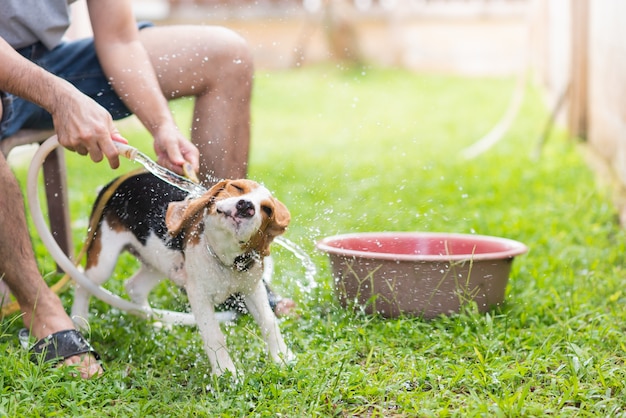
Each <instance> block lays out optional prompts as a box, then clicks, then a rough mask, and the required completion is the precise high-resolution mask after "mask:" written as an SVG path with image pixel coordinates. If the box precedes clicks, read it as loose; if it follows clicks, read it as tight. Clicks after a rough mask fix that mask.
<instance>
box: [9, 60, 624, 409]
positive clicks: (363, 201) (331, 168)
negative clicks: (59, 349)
mask: <svg viewBox="0 0 626 418" xmlns="http://www.w3.org/2000/svg"><path fill="white" fill-rule="evenodd" d="M513 86H514V80H512V79H493V78H485V79H480V78H472V79H465V78H456V77H449V76H438V75H420V74H413V73H409V72H405V71H400V70H382V69H372V68H368V69H365V70H362V71H361V70H339V69H337V68H335V67H330V66H321V67H311V68H305V69H300V70H296V71H285V72H261V73H259V74H258V75H257V77H256V82H255V94H254V102H253V146H252V153H251V161H250V177H252V178H254V179H256V180H259V181H261V182H263V183H265V184H266V185H267V186H268V187H269V188H270V189H271V190H273V191H274V193H275V194H276V195H277V197H278V198H279V199H281V200H282V201H283V202H284V203H285V204H286V205H287V206H288V207H289V208H290V210H291V213H292V216H293V220H292V225H291V227H290V229H289V231H288V234H287V238H289V239H291V240H292V241H295V242H296V243H298V244H299V245H301V246H302V247H303V248H305V249H306V251H307V252H308V253H309V254H310V255H311V256H312V257H313V260H314V261H315V264H316V265H317V267H318V275H317V282H318V287H317V288H316V289H314V290H313V291H311V292H307V291H305V290H303V289H302V288H301V287H300V286H299V281H300V280H301V278H302V275H303V271H302V268H301V266H299V264H298V262H297V260H295V259H294V258H293V257H291V256H290V255H289V254H288V253H286V252H285V251H284V250H281V249H277V250H276V263H277V264H278V265H277V275H276V287H277V288H278V289H279V290H280V291H281V292H282V293H284V294H287V295H291V296H293V297H294V298H295V299H296V300H297V302H298V304H299V312H300V317H299V318H297V319H286V320H283V321H282V323H281V327H282V329H283V332H284V334H285V336H286V339H287V341H288V343H289V345H290V346H291V347H292V348H293V349H294V351H295V352H296V353H297V356H298V360H297V362H296V363H295V364H294V365H293V366H290V367H287V368H283V369H281V368H278V367H275V366H274V365H272V364H271V363H270V362H268V361H267V359H266V357H265V356H264V354H263V347H262V344H261V343H260V342H259V337H258V335H259V334H258V332H257V329H256V326H255V324H254V323H253V322H252V321H251V320H250V319H249V318H242V319H241V320H240V321H238V322H237V323H236V324H235V325H232V326H228V327H226V328H225V329H226V332H227V335H228V339H229V344H230V346H231V347H232V349H233V357H234V359H235V362H236V364H237V365H238V367H239V368H240V369H241V370H243V371H245V376H244V378H243V379H242V382H241V383H240V384H239V385H238V386H232V385H231V384H229V382H228V381H227V380H222V379H219V380H214V379H212V378H210V377H209V364H208V362H207V360H206V358H205V356H204V354H203V353H202V350H201V342H200V337H199V335H198V334H197V332H196V331H195V330H194V329H189V328H182V327H179V328H173V329H171V330H167V329H160V330H159V329H155V328H154V327H152V326H151V325H150V324H148V323H146V322H144V321H142V320H139V319H136V318H134V317H132V316H129V315H127V314H122V313H120V312H119V311H117V310H114V309H110V308H109V307H107V306H106V305H104V304H103V303H101V302H93V303H92V318H91V320H92V324H91V325H92V332H91V336H90V338H91V341H92V342H93V344H94V345H95V346H96V347H97V349H98V350H99V351H100V353H101V354H102V355H103V357H104V359H105V361H106V366H107V373H106V375H105V376H104V377H102V378H100V379H97V380H94V381H80V380H76V379H72V378H71V377H69V376H68V375H67V372H66V371H63V370H54V369H50V368H49V367H47V366H46V367H39V366H35V365H33V364H31V363H30V362H29V361H28V357H27V355H26V354H25V353H24V352H23V351H22V350H20V348H19V347H18V344H17V339H16V333H17V330H18V329H19V327H20V326H21V324H20V321H19V320H16V319H15V318H6V319H5V320H4V322H3V323H2V326H1V328H0V330H1V331H2V338H1V339H0V347H2V350H3V351H4V352H5V355H3V356H0V415H6V416H12V417H13V416H54V415H58V416H142V417H148V416H289V417H294V416H339V417H343V416H385V417H389V416H390V417H396V416H397V417H404V416H407V417H408V416H443V417H445V416H463V417H465V416H544V415H550V416H583V417H587V416H588V417H595V416H620V415H622V416H623V415H626V409H625V407H626V387H625V385H626V366H625V365H624V358H625V350H626V347H625V346H624V337H623V336H624V328H626V315H625V310H624V308H623V306H624V303H625V302H626V292H624V291H623V288H624V276H625V275H626V272H625V271H624V264H625V263H624V261H625V260H624V254H625V251H624V247H625V245H626V239H625V238H624V234H623V232H622V230H621V229H620V227H619V225H618V224H617V223H616V216H615V210H614V208H613V206H612V204H611V202H610V199H609V197H608V196H607V195H606V193H605V192H604V191H603V190H601V189H599V188H598V187H597V185H596V183H595V180H594V176H593V175H592V173H591V172H590V170H589V169H588V168H587V166H586V165H585V163H584V161H583V159H582V157H581V155H580V152H579V149H578V148H577V146H576V144H575V143H573V142H572V141H570V140H567V139H566V138H565V136H564V135H563V134H562V133H558V134H557V135H555V136H554V137H552V138H550V140H549V141H548V143H547V145H546V146H545V147H544V149H543V152H542V155H541V158H540V159H537V160H535V159H532V158H531V157H530V155H531V153H532V151H533V149H534V147H535V145H536V144H537V140H538V136H539V134H540V133H541V130H542V128H543V124H544V123H545V120H546V117H547V113H546V109H545V108H544V105H543V101H542V100H541V97H540V93H539V92H537V91H536V90H534V89H529V92H528V94H527V97H526V100H525V102H524V105H523V108H522V110H521V113H520V115H519V117H518V118H517V119H516V122H515V124H514V125H513V126H512V128H511V130H510V131H509V132H508V133H507V135H506V137H505V138H504V139H503V141H502V142H501V143H499V144H498V145H497V146H496V147H494V148H493V149H492V150H490V151H489V152H488V153H486V154H484V155H482V156H480V157H479V158H477V159H475V160H471V161H467V160H464V159H463V158H462V157H461V150H462V149H463V148H464V147H466V146H469V145H470V144H471V143H472V142H473V141H475V140H477V139H478V138H479V137H480V136H482V135H483V134H484V133H486V132H487V131H488V129H489V128H490V127H491V126H492V125H493V124H494V123H495V122H496V121H497V119H498V117H499V116H500V115H501V113H502V112H503V111H504V108H505V107H506V105H507V102H508V100H509V97H510V94H511V92H512V89H513ZM173 109H174V111H175V113H176V115H177V117H179V118H180V120H181V124H182V125H183V126H184V125H185V123H186V120H187V116H188V114H189V109H190V104H189V102H185V101H181V102H177V103H175V104H174V105H173ZM124 133H125V134H126V135H127V136H128V137H130V138H131V139H132V141H133V143H136V144H140V147H141V148H142V149H144V150H147V151H148V150H151V147H150V145H149V139H148V138H147V136H146V135H145V133H143V132H141V131H140V130H137V129H136V128H135V127H134V125H132V124H131V125H125V126H124ZM68 157H69V158H68V159H69V163H68V164H69V172H70V176H71V178H70V184H71V185H72V190H71V200H72V202H71V204H72V212H73V216H74V220H75V222H76V225H75V228H74V233H75V240H76V241H77V246H78V244H79V243H80V241H81V240H82V237H83V236H84V230H85V222H86V217H87V214H88V212H89V208H90V204H91V201H92V199H93V197H94V196H95V190H96V188H97V186H98V185H101V184H103V183H104V182H106V181H108V180H109V179H111V178H113V176H114V175H115V174H116V173H113V172H112V171H111V170H109V169H108V168H107V167H106V165H104V164H99V165H93V164H91V163H89V162H87V161H86V160H85V159H84V158H81V157H79V156H76V155H71V156H68ZM132 167H133V165H132V164H130V163H125V164H124V167H123V168H122V170H124V171H125V170H128V169H130V168H132ZM18 172H19V173H20V177H21V178H23V170H18ZM381 230H392V231H393V230H397V231H415V230H417V231H445V232H460V233H478V234H486V235H496V236H505V237H509V238H513V239H516V240H519V241H522V242H524V243H526V244H527V245H528V246H529V248H530V251H529V253H528V254H526V255H524V256H521V257H519V258H517V259H516V260H515V262H514V264H513V271H512V273H511V279H510V281H509V286H508V288H507V294H506V302H505V304H504V305H503V306H501V307H500V308H498V309H496V310H494V311H492V312H490V313H488V314H480V313H477V312H476V310H475V309H474V308H472V307H471V306H469V307H468V308H467V309H466V310H464V311H463V312H462V313H461V314H459V315H455V316H452V317H442V318H438V319H435V320H432V321H424V320H421V319H417V318H409V317H404V318H400V319H394V320H387V319H382V318H379V317H370V316H365V315H362V314H360V313H353V312H347V311H344V310H342V309H341V308H339V306H338V304H337V302H336V300H335V298H334V295H333V291H332V287H331V284H332V280H331V276H330V270H329V265H328V261H327V259H326V256H325V255H324V254H321V253H319V252H317V251H316V250H315V249H314V243H315V241H316V240H318V239H320V238H322V237H324V236H327V235H331V234H335V233H343V232H351V231H381ZM36 250H37V254H38V257H39V262H40V265H41V268H42V271H44V272H45V273H46V274H47V275H48V276H50V279H51V280H52V279H56V278H57V277H56V275H54V274H52V273H51V272H52V271H53V270H54V264H53V262H52V261H51V259H50V257H49V256H48V255H47V254H46V251H45V249H44V248H43V247H42V246H41V244H40V243H36ZM135 267H136V264H135V263H134V261H132V260H130V259H125V260H123V261H122V262H121V263H120V268H119V269H118V270H119V271H118V272H117V276H118V280H117V281H116V282H115V283H114V284H113V285H112V288H113V289H117V290H119V289H120V286H121V285H120V282H121V277H123V276H126V275H128V274H130V272H132V271H133V269H134V268H135ZM172 292H173V293H174V295H172V294H171V293H172ZM63 298H64V301H65V303H66V306H67V307H68V308H69V306H70V305H71V292H68V293H67V294H64V295H63ZM154 303H155V304H159V305H163V306H174V307H181V306H183V305H184V300H183V299H182V298H181V297H180V296H179V295H178V294H177V293H176V291H175V290H174V289H172V288H171V287H168V286H165V285H164V286H161V287H160V288H159V289H158V291H157V294H156V295H155V301H154Z"/></svg>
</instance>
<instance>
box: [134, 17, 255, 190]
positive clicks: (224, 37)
mask: <svg viewBox="0 0 626 418" xmlns="http://www.w3.org/2000/svg"><path fill="white" fill-rule="evenodd" d="M140 38H141V41H142V43H143V44H144V46H145V47H146V49H147V51H148V54H149V55H150V58H151V60H152V64H153V65H154V68H155V70H156V72H157V76H158V78H159V83H160V84H161V89H162V90H163V92H164V94H165V96H166V97H167V98H177V97H184V96H187V97H195V98H196V101H195V108H194V115H193V122H192V132H191V140H192V141H193V143H194V144H195V145H196V146H197V147H198V149H199V151H200V177H201V181H203V182H204V183H210V177H209V176H213V177H217V178H245V177H246V174H247V165H248V151H249V143H250V95H251V89H252V76H253V63H252V56H251V53H250V50H249V48H248V46H247V44H246V42H245V41H244V40H243V39H242V38H241V37H240V36H239V35H237V34H235V33H234V32H232V31H230V30H228V29H225V28H220V27H213V26H165V27H151V28H146V29H143V30H141V31H140Z"/></svg>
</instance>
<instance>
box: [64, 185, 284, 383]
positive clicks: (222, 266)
mask: <svg viewBox="0 0 626 418" xmlns="http://www.w3.org/2000/svg"><path fill="white" fill-rule="evenodd" d="M98 206H100V207H101V208H102V210H101V211H100V212H101V214H99V213H96V212H98V211H94V212H93V213H92V218H94V217H96V218H97V219H92V222H91V225H92V229H94V230H93V231H92V234H93V239H92V240H91V242H90V244H89V246H88V248H87V262H86V265H85V274H86V276H87V277H88V278H89V279H90V280H92V281H93V282H94V283H96V284H99V285H101V284H102V283H104V282H105V281H106V280H107V279H108V278H109V277H110V276H111V274H112V273H113V271H114V269H115V265H116V263H117V259H118V257H119V255H120V254H121V253H122V252H123V251H124V250H127V251H129V252H130V253H131V254H133V255H134V256H136V257H137V258H138V259H139V260H140V261H141V267H140V268H139V270H138V271H137V272H136V273H135V274H134V275H133V276H132V277H131V278H130V279H128V280H127V281H126V284H125V287H126V291H127V293H128V294H129V296H130V298H131V299H132V301H133V302H135V303H138V304H141V305H143V306H145V307H146V308H149V304H148V295H149V293H150V291H151V290H152V288H153V287H154V286H155V285H156V284H158V283H159V282H160V281H161V280H163V279H164V278H169V279H170V280H172V281H173V282H174V283H176V284H177V285H178V286H180V287H182V288H184V289H185V291H186V293H187V296H188V298H189V303H190V306H191V311H192V313H193V315H194V317H195V320H196V323H197V325H198V328H199V330H200V333H201V335H202V339H203V341H204V349H205V351H206V353H207V356H208V357H209V361H210V363H211V368H212V372H213V374H215V375H221V374H222V373H224V372H226V371H230V372H231V373H232V374H233V375H236V374H237V371H236V369H235V365H234V364H233V361H232V359H231V357H230V355H229V354H228V350H227V348H226V341H225V338H224V334H223V333H222V331H221V329H220V324H219V321H218V320H217V318H216V317H215V306H216V305H218V304H220V303H223V302H224V301H225V300H226V299H227V298H228V297H229V296H231V295H233V294H241V295H242V296H243V299H244V301H245V304H246V308H247V309H248V311H249V312H250V314H251V315H252V316H253V318H254V319H255V321H256V322H257V324H258V325H259V327H260V329H261V334H262V336H263V339H264V341H265V343H266V344H267V349H268V352H269V355H270V357H271V358H272V359H273V360H274V361H276V362H287V361H290V360H292V358H293V355H292V353H291V351H290V350H289V349H288V348H287V346H286V344H285V342H284V340H283V337H282V335H281V332H280V330H279V327H278V321H277V319H276V316H275V314H274V312H273V311H272V309H271V307H270V304H269V302H268V296H267V291H266V288H265V285H264V284H263V282H262V274H263V258H264V257H266V256H268V255H269V253H270V244H271V243H272V241H273V240H274V238H275V237H277V236H278V235H281V234H282V233H284V231H285V229H286V228H287V226H288V224H289V220H290V214H289V211H288V210H287V208H286V207H285V205H283V204H282V203H281V202H280V201H279V200H277V199H276V198H274V197H273V196H272V194H271V193H270V192H269V191H268V190H267V189H266V188H265V187H263V186H262V185H260V184H258V183H256V182H254V181H251V180H225V181H221V182H219V183H218V184H216V185H215V186H213V187H211V189H210V190H208V191H207V192H206V193H204V194H203V195H201V196H199V197H190V196H189V194H188V193H187V192H184V191H182V190H180V189H178V188H176V187H174V186H172V185H170V184H168V183H166V182H164V181H162V180H160V179H158V178H156V177H154V176H153V175H151V174H149V173H142V174H137V175H132V176H129V177H128V178H125V179H123V180H121V181H118V182H113V183H111V184H109V185H108V186H106V187H105V188H104V189H103V190H102V191H101V192H100V194H99V196H98V199H97V200H96V204H95V205H94V208H96V207H98ZM89 297H90V295H89V293H88V292H87V290H86V289H84V288H80V287H77V288H76V291H75V298H74V305H73V307H72V317H73V318H75V321H77V322H79V321H80V320H81V319H82V320H85V319H86V318H87V315H88V308H89ZM79 325H80V324H79Z"/></svg>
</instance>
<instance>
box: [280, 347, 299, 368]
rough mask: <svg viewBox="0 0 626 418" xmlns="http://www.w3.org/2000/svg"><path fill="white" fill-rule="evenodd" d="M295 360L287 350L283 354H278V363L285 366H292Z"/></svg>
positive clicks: (292, 354)
mask: <svg viewBox="0 0 626 418" xmlns="http://www.w3.org/2000/svg"><path fill="white" fill-rule="evenodd" d="M296 360H297V358H296V355H295V354H294V353H293V352H292V351H291V350H289V349H287V351H286V352H285V353H282V354H280V362H281V363H283V364H285V365H287V366H290V365H293V364H294V363H295V362H296Z"/></svg>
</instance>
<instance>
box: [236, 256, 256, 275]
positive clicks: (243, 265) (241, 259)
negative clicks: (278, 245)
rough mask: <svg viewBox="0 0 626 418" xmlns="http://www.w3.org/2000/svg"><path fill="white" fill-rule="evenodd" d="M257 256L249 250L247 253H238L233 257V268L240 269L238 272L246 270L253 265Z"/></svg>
mask: <svg viewBox="0 0 626 418" xmlns="http://www.w3.org/2000/svg"><path fill="white" fill-rule="evenodd" d="M257 258H258V257H257V256H256V253H254V252H249V253H244V254H241V255H238V256H237V257H236V258H235V262H234V263H233V267H234V268H235V270H237V271H240V272H241V271H248V270H249V269H250V268H251V267H252V266H253V265H254V262H255V261H256V260H257Z"/></svg>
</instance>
